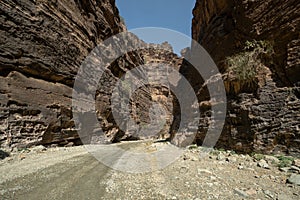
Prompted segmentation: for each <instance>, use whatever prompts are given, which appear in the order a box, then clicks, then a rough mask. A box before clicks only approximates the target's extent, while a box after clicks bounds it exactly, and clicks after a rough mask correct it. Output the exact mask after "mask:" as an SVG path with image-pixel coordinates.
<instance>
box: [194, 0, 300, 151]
mask: <svg viewBox="0 0 300 200" xmlns="http://www.w3.org/2000/svg"><path fill="white" fill-rule="evenodd" d="M193 14H194V18H193V22H192V37H193V39H194V40H197V41H198V42H199V43H200V44H201V45H202V46H203V47H204V48H205V49H206V50H207V51H208V52H209V53H210V55H211V56H212V58H213V59H214V61H215V62H216V63H217V65H218V68H219V70H220V71H221V73H222V74H223V79H224V85H225V88H226V91H227V97H228V111H227V120H226V125H225V127H224V129H223V133H222V136H221V138H220V140H219V142H218V146H219V147H225V148H233V149H236V150H238V151H243V152H251V151H257V152H266V153H277V152H284V153H291V154H299V153H300V140H299V138H300V134H299V133H300V131H299V130H300V124H299V120H300V109H299V108H300V101H299V98H300V90H299V86H300V76H299V74H300V57H299V55H300V46H299V45H300V43H299V42H300V38H299V31H300V24H299V21H300V5H299V2H298V1H296V0H283V1H272V0H267V1H263V2H262V1H256V0H254V1H247V0H246V1H233V0H197V1H196V5H195V8H194V10H193ZM245 58H246V59H245ZM248 58H249V59H248ZM253 58H254V59H253ZM230 59H231V61H233V65H230V64H232V63H230V62H228V60H229V61H230ZM247 59H248V60H247ZM243 60H247V62H244V64H242V61H243ZM252 61H253V63H252V64H251V62H252ZM243 67H245V69H243ZM247 67H248V69H246V68H247ZM238 70H240V72H238ZM247 70H248V71H247ZM243 72H248V74H246V75H243V76H242V77H244V78H241V76H240V75H241V73H243ZM249 74H253V75H251V76H250V75H249ZM200 93H201V94H202V95H201V98H202V99H201V101H202V104H201V105H203V106H202V107H201V110H202V113H203V117H202V121H203V124H204V125H201V130H200V133H199V135H198V140H197V141H198V143H201V142H202V140H203V137H204V135H205V132H206V129H207V126H205V122H206V123H207V121H208V120H209V117H208V116H209V115H210V105H209V102H208V100H209V99H208V97H207V98H206V99H205V98H204V99H203V97H205V96H207V95H206V94H207V93H206V90H205V89H202V90H200ZM205 102H206V103H205Z"/></svg>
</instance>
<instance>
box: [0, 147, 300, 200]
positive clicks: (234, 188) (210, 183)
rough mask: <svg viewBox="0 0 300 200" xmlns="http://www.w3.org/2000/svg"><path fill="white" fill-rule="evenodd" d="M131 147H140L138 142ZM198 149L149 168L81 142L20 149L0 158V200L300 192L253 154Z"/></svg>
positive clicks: (271, 196)
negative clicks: (119, 161) (128, 165)
mask: <svg viewBox="0 0 300 200" xmlns="http://www.w3.org/2000/svg"><path fill="white" fill-rule="evenodd" d="M133 146H134V148H133V149H135V151H136V150H137V149H139V150H138V151H140V146H139V148H136V147H137V145H136V144H135V145H133ZM129 147H131V144H126V145H125V146H123V147H122V148H124V149H127V150H128V149H132V148H129ZM147 150H149V148H148V149H147ZM152 150H153V149H152ZM200 151H201V150H200V149H199V148H196V149H190V150H185V151H184V154H183V155H181V156H180V157H179V159H177V160H176V161H175V162H173V163H172V164H171V165H169V166H167V167H165V168H164V169H161V170H157V171H153V172H148V173H126V172H122V171H117V170H113V169H111V168H109V167H107V166H105V165H103V164H102V163H101V162H99V161H98V160H97V159H95V158H94V157H93V156H92V155H91V154H89V153H88V152H87V151H86V149H85V148H84V147H71V148H54V149H51V148H50V149H47V150H45V151H44V150H42V151H37V152H32V151H29V152H19V153H17V154H15V155H14V156H12V157H8V158H6V159H4V160H2V161H0V197H1V198H0V199H20V200H22V199H24V200H25V199H26V200H40V199H41V200H48V199H49V200H50V199H53V200H54V199H55V200H60V199H64V200H65V199H66V200H69V199H70V200H77V199H80V200H82V199H91V200H97V199H192V200H199V199H280V200H284V199H287V200H293V199H299V197H300V187H299V186H297V185H292V184H286V179H287V178H288V177H289V175H290V174H289V173H285V172H281V171H279V170H278V168H277V167H275V166H272V165H270V166H269V167H268V169H266V168H261V167H258V166H257V161H255V160H254V159H253V158H252V157H250V156H248V155H238V154H233V153H230V152H217V153H215V154H210V155H207V156H205V157H201V158H200V157H199V152H200ZM170 156H171V155H170ZM299 173H300V172H299Z"/></svg>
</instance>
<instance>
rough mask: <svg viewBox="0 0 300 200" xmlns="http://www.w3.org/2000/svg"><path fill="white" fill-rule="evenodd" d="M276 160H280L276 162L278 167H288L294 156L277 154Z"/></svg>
mask: <svg viewBox="0 0 300 200" xmlns="http://www.w3.org/2000/svg"><path fill="white" fill-rule="evenodd" d="M277 158H278V160H279V161H280V162H279V164H278V167H279V168H283V167H290V166H291V165H292V164H293V161H294V158H293V157H287V156H278V157H277Z"/></svg>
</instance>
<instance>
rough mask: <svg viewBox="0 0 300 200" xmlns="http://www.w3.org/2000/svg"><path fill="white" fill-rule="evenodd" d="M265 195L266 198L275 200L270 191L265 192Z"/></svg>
mask: <svg viewBox="0 0 300 200" xmlns="http://www.w3.org/2000/svg"><path fill="white" fill-rule="evenodd" d="M263 193H264V194H265V195H266V197H269V198H271V199H274V195H273V194H272V192H270V191H269V190H263Z"/></svg>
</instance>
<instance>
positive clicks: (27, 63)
mask: <svg viewBox="0 0 300 200" xmlns="http://www.w3.org/2000/svg"><path fill="white" fill-rule="evenodd" d="M0 9H1V19H0V21H1V39H0V45H1V49H0V83H1V84H0V144H1V147H3V148H9V149H12V148H15V147H17V148H22V147H29V146H33V145H39V144H43V145H68V146H70V145H78V144H81V143H82V140H83V141H84V142H85V143H89V142H96V141H92V140H94V139H95V138H96V139H97V138H98V139H99V137H98V136H97V134H96V133H97V128H98V127H99V126H98V127H97V125H95V124H91V120H90V119H91V117H92V115H95V113H90V112H89V108H86V110H83V113H81V114H80V115H79V118H80V119H79V121H80V122H84V123H85V124H86V126H85V127H82V126H81V125H82V124H79V125H80V126H79V127H80V128H81V129H82V128H84V130H85V131H86V134H87V135H81V138H79V135H78V130H77V128H78V127H75V122H74V116H73V115H74V113H72V92H73V88H72V87H73V84H74V79H75V77H76V75H77V72H78V70H79V68H80V66H81V64H82V62H83V60H84V59H85V58H86V56H87V55H88V54H89V53H90V52H91V51H92V49H93V48H94V47H95V46H96V45H98V44H99V43H101V42H102V41H104V40H106V39H108V38H109V37H111V36H113V35H115V34H118V33H120V32H123V31H125V30H126V27H125V25H124V24H123V23H122V22H121V20H120V17H119V13H118V10H117V8H116V6H115V1H114V0H104V1H98V0H87V1H85V0H84V1H83V0H76V1H75V0H72V1H65V0H57V1H29V2H28V1H16V2H14V1H7V0H5V1H2V2H1V3H0ZM128 40H131V41H130V42H127V45H129V46H130V45H131V42H132V43H137V42H138V43H141V44H142V45H145V46H146V47H148V48H147V49H144V50H142V51H139V52H130V53H126V54H125V55H123V56H121V57H120V58H118V59H117V60H115V61H113V62H112V63H111V64H110V65H109V66H108V67H107V69H106V70H105V72H104V73H103V74H102V77H101V78H100V77H99V78H100V80H99V85H98V86H99V88H97V91H96V94H95V108H96V117H97V119H98V122H99V125H100V127H101V128H102V130H103V131H104V133H105V141H104V142H118V141H121V140H136V139H147V138H154V139H166V138H169V137H170V134H169V133H170V130H171V129H172V122H173V113H172V112H173V109H172V108H173V106H174V105H173V104H174V102H173V100H174V97H173V96H172V94H170V91H169V90H168V89H166V88H164V87H160V86H158V85H144V86H143V87H141V88H139V89H138V90H137V91H135V93H134V95H133V96H132V97H131V99H130V109H131V110H130V115H131V116H130V117H131V118H132V119H134V122H135V123H136V124H139V126H140V127H141V126H145V125H147V124H149V123H150V122H151V119H150V118H151V116H150V115H151V113H150V110H149V109H150V107H151V105H152V103H158V104H160V105H161V106H162V107H163V108H164V110H165V111H166V112H167V113H166V116H167V119H166V124H165V125H164V127H163V128H162V129H161V131H159V132H158V133H153V134H152V135H150V136H143V135H137V130H133V129H134V128H133V127H126V128H125V130H124V127H123V130H122V129H121V127H120V126H119V124H117V122H116V121H115V119H114V116H113V112H112V108H116V107H118V106H119V105H112V100H111V99H112V94H113V90H114V88H115V84H116V83H117V81H118V79H120V78H121V77H122V76H123V75H124V74H126V72H128V71H129V70H131V69H133V68H135V67H137V66H139V65H143V64H147V63H156V64H157V65H159V63H163V64H168V65H171V66H175V68H176V69H177V70H178V69H179V65H180V64H181V62H182V59H181V58H178V57H176V56H175V55H174V54H173V53H172V47H171V46H170V45H169V44H167V43H164V44H162V45H149V46H147V44H146V43H144V42H142V41H141V40H139V39H138V38H137V37H135V36H133V35H132V38H128ZM114 45H116V46H115V47H116V48H115V49H113V48H112V49H110V52H109V54H110V55H104V54H105V52H103V54H102V52H100V54H101V55H99V56H111V55H114V54H115V53H116V52H115V51H118V48H119V46H118V44H114ZM159 47H162V48H164V49H167V51H163V50H160V49H162V48H159ZM101 58H104V57H101ZM104 60H105V59H103V62H104ZM149 71H150V72H153V70H149ZM146 73H147V72H145V71H139V73H138V74H142V75H144V76H146V77H147V76H148V75H150V74H146ZM165 74H166V73H164V72H158V75H155V78H157V79H161V78H162V76H164V75H165ZM90 75H91V78H92V76H94V75H95V73H94V72H90ZM136 76H137V77H136V78H137V80H139V78H141V77H139V75H136ZM152 77H153V76H152ZM89 84H98V83H90V82H89V80H87V81H86V83H85V85H83V88H84V87H85V89H82V88H79V90H78V91H77V89H76V90H74V91H76V92H82V96H83V97H84V93H85V92H86V91H87V90H88V88H89V86H92V87H94V86H95V85H89ZM98 86H97V87H98ZM81 89H82V91H81ZM119 95H120V98H129V97H128V96H127V94H126V93H124V92H122V93H120V94H119ZM79 96H80V95H79ZM117 111H118V110H117ZM152 114H153V113H152ZM154 114H155V113H154ZM121 115H122V114H121ZM125 115H127V114H126V113H125ZM77 117H78V116H77ZM121 117H124V119H125V118H126V117H128V116H121ZM155 117H156V118H157V116H155ZM162 121H163V120H160V118H159V117H158V118H157V119H156V122H154V123H162ZM93 134H96V137H94V135H93ZM102 142H103V141H102Z"/></svg>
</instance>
